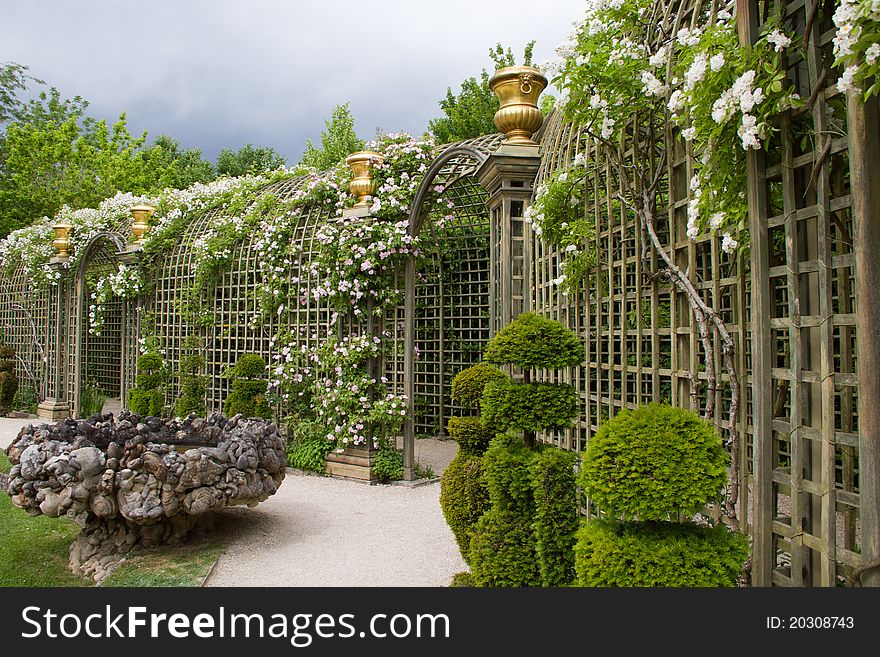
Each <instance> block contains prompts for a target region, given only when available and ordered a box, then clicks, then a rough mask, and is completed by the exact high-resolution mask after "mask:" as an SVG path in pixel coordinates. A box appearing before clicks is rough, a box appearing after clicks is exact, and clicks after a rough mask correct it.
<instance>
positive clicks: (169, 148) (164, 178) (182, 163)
mask: <svg viewBox="0 0 880 657" xmlns="http://www.w3.org/2000/svg"><path fill="white" fill-rule="evenodd" d="M138 160H139V164H140V170H141V177H140V179H139V180H137V181H136V182H134V183H133V184H132V185H130V186H129V187H128V188H125V189H126V191H132V192H136V193H146V192H149V191H158V190H161V189H165V188H166V187H172V188H174V189H184V188H186V187H189V186H190V185H192V184H194V183H197V182H200V183H206V182H210V181H212V180H214V178H215V177H216V172H215V170H214V165H213V164H211V162H209V161H208V160H206V159H204V158H203V157H202V151H201V149H199V148H187V149H184V148H181V146H180V144H179V143H178V141H177V140H176V139H173V138H172V137H169V136H168V135H159V136H158V137H156V138H155V139H154V140H153V143H152V144H150V146H148V147H147V148H145V149H143V150H142V151H140V153H138ZM120 189H122V188H120Z"/></svg>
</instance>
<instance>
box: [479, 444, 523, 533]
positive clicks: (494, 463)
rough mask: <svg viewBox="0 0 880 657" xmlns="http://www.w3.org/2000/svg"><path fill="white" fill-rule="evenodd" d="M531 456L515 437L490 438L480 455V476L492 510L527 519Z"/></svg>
mask: <svg viewBox="0 0 880 657" xmlns="http://www.w3.org/2000/svg"><path fill="white" fill-rule="evenodd" d="M534 456H535V452H534V451H532V450H530V449H529V448H527V447H526V446H525V445H524V444H523V442H522V440H520V439H519V438H518V437H516V436H510V435H502V436H498V437H497V438H494V439H493V440H492V442H491V444H490V445H489V449H488V450H486V453H485V454H483V473H484V474H483V476H484V477H485V479H486V486H487V488H488V489H489V499H490V500H491V502H492V506H493V507H496V508H498V509H501V510H503V511H513V512H515V513H519V514H520V515H521V516H523V518H526V519H529V520H530V519H531V518H532V515H533V513H534V508H535V500H534V495H533V494H532V482H531V478H530V476H529V463H530V462H531V460H532V459H533V458H534Z"/></svg>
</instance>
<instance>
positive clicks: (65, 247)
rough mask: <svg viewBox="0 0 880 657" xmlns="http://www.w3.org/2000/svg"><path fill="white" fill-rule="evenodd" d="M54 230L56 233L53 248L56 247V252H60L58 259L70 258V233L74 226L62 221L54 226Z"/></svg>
mask: <svg viewBox="0 0 880 657" xmlns="http://www.w3.org/2000/svg"><path fill="white" fill-rule="evenodd" d="M52 230H53V231H55V239H54V240H52V246H54V247H55V250H56V251H57V252H58V257H59V258H69V257H70V233H71V231H72V230H73V224H70V223H68V222H66V221H61V222H59V223H57V224H55V225H54V226H52Z"/></svg>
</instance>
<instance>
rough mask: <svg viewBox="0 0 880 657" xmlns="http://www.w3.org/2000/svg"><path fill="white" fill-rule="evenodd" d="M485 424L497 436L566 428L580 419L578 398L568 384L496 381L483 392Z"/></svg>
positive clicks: (483, 417)
mask: <svg viewBox="0 0 880 657" xmlns="http://www.w3.org/2000/svg"><path fill="white" fill-rule="evenodd" d="M482 407H483V415H482V419H483V423H484V424H485V425H486V426H487V427H489V429H490V430H492V431H494V432H495V433H500V432H502V431H506V430H507V429H520V430H523V431H542V430H561V429H567V428H568V427H570V426H571V423H572V422H573V421H574V419H575V418H576V417H577V414H578V397H577V393H576V392H575V389H574V388H572V387H571V386H570V385H568V384H567V383H512V382H507V381H493V382H491V383H489V384H488V385H487V386H486V389H485V390H484V391H483V404H482Z"/></svg>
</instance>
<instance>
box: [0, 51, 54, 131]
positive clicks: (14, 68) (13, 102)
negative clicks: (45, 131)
mask: <svg viewBox="0 0 880 657" xmlns="http://www.w3.org/2000/svg"><path fill="white" fill-rule="evenodd" d="M27 70H28V67H27V66H22V65H21V64H16V63H15V62H6V63H4V64H0V123H5V122H6V121H14V120H16V119H20V118H21V113H22V111H23V109H24V104H23V103H22V101H21V99H20V98H19V97H18V92H19V91H25V90H27V88H28V82H36V83H37V84H45V82H43V81H42V80H38V79H37V78H35V77H32V76H30V75H28V74H27V73H26V72H25V71H27Z"/></svg>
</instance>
